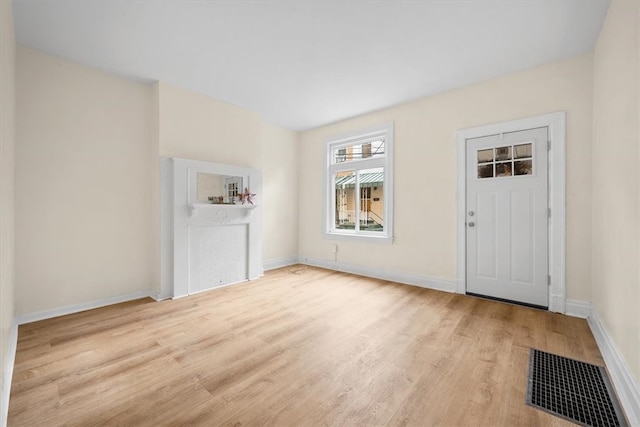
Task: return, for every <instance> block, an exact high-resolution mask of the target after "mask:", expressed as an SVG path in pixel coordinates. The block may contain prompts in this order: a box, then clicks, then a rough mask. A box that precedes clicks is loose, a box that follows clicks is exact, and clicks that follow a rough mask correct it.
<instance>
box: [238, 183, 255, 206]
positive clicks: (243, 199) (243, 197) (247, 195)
mask: <svg viewBox="0 0 640 427" xmlns="http://www.w3.org/2000/svg"><path fill="white" fill-rule="evenodd" d="M255 195H256V194H255V193H251V192H249V189H248V188H246V187H245V189H244V193H241V194H239V196H240V201H241V202H242V204H243V205H244V202H248V203H249V204H250V205H252V204H253V201H251V198H252V197H253V196H255Z"/></svg>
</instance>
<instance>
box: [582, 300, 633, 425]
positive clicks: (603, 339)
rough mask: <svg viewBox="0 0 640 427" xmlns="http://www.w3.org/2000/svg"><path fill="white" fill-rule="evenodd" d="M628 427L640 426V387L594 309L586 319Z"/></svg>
mask: <svg viewBox="0 0 640 427" xmlns="http://www.w3.org/2000/svg"><path fill="white" fill-rule="evenodd" d="M587 322H588V323H589V327H590V328H591V332H592V333H593V336H594V338H595V339H596V343H598V348H599V349H600V353H602V357H603V358H604V362H605V364H606V365H607V371H608V372H609V376H610V377H611V382H612V383H613V387H614V388H615V389H616V394H617V395H618V399H619V400H620V405H621V406H622V409H623V411H624V412H625V415H626V416H627V421H629V425H630V426H640V385H639V384H638V380H637V379H636V378H634V376H633V374H632V373H631V370H630V369H629V366H628V365H627V363H626V362H625V360H624V358H623V357H622V354H621V353H620V350H618V347H617V346H616V344H615V342H614V341H613V338H612V337H611V334H609V331H608V330H607V328H606V326H605V325H604V323H602V321H601V320H600V317H598V313H596V311H595V310H594V309H592V310H591V315H590V316H589V318H588V319H587Z"/></svg>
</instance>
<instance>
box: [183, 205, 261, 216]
mask: <svg viewBox="0 0 640 427" xmlns="http://www.w3.org/2000/svg"><path fill="white" fill-rule="evenodd" d="M257 207H258V206H257V205H252V204H248V203H247V204H244V205H241V204H237V205H236V204H230V203H228V204H227V203H189V212H190V215H191V217H194V216H196V215H197V213H198V211H199V210H200V209H204V210H207V211H212V210H217V211H219V210H221V209H225V210H226V209H233V210H236V209H237V210H241V211H244V212H245V214H248V213H251V210H252V209H255V208H257Z"/></svg>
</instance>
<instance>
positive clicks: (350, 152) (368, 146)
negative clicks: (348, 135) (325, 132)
mask: <svg viewBox="0 0 640 427" xmlns="http://www.w3.org/2000/svg"><path fill="white" fill-rule="evenodd" d="M384 145H385V144H384V138H381V137H378V138H373V140H368V141H364V142H363V141H358V142H355V143H347V144H342V145H337V146H335V147H333V156H332V157H333V163H345V162H354V161H358V160H363V159H369V158H374V157H378V158H380V157H384Z"/></svg>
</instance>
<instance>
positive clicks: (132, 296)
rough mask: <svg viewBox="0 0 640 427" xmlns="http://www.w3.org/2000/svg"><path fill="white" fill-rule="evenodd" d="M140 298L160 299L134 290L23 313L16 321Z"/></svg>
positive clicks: (78, 311)
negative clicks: (123, 293)
mask: <svg viewBox="0 0 640 427" xmlns="http://www.w3.org/2000/svg"><path fill="white" fill-rule="evenodd" d="M140 298H153V299H155V300H156V301H157V300H159V297H158V295H157V293H155V292H153V291H150V290H144V291H138V292H133V293H130V294H127V295H121V296H117V297H112V298H105V299H102V300H98V301H90V302H85V303H81V304H74V305H68V306H65V307H60V308H54V309H51V310H44V311H39V312H36V313H30V314H23V315H21V316H17V317H16V323H17V324H18V325H24V324H26V323H31V322H37V321H39V320H46V319H52V318H54V317H59V316H66V315H67V314H74V313H80V312H81V311H87V310H92V309H94V308H100V307H105V306H107V305H113V304H118V303H121V302H127V301H133V300H136V299H140Z"/></svg>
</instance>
